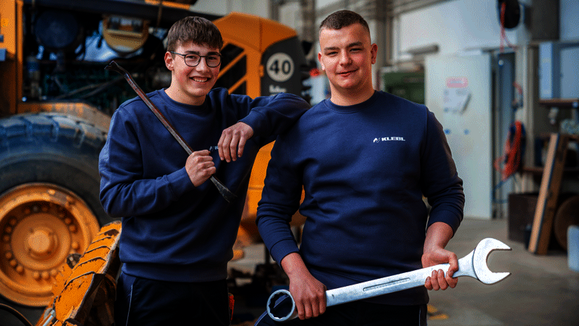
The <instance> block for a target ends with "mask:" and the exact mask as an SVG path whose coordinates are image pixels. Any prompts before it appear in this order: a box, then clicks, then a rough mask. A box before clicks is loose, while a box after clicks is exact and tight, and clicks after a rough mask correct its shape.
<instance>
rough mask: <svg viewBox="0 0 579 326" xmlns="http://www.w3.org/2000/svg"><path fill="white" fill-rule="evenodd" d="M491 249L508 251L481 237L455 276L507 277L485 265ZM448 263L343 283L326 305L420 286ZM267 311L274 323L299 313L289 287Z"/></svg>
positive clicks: (492, 279) (275, 296)
mask: <svg viewBox="0 0 579 326" xmlns="http://www.w3.org/2000/svg"><path fill="white" fill-rule="evenodd" d="M494 250H511V248H510V247H509V246H507V245H506V244H504V243H503V242H501V241H499V240H496V239H492V238H486V239H483V240H481V241H480V242H479V243H478V245H477V246H476V248H475V249H474V250H473V251H471V252H470V253H469V254H468V255H466V256H464V257H463V258H461V259H459V260H458V271H457V272H456V273H454V275H453V276H454V277H459V276H470V277H472V278H475V279H477V280H479V281H481V282H482V283H484V284H494V283H497V282H499V281H501V280H503V279H505V278H506V277H507V276H509V275H510V274H511V273H509V272H499V273H495V272H492V271H491V270H490V269H489V267H488V265H487V258H488V256H489V254H490V253H491V252H492V251H494ZM449 266H450V265H449V264H439V265H435V266H430V267H427V268H421V269H418V270H415V271H411V272H406V273H401V274H397V275H393V276H388V277H383V278H379V279H376V280H371V281H367V282H362V283H357V284H353V285H349V286H344V287H341V288H337V289H332V290H328V291H326V300H327V301H326V306H327V307H329V306H335V305H338V304H342V303H346V302H352V301H357V300H362V299H367V298H371V297H375V296H378V295H383V294H387V293H392V292H397V291H402V290H406V289H410V288H414V287H418V286H423V285H424V282H426V278H428V277H429V276H430V275H431V274H432V272H433V271H435V270H439V269H441V270H443V271H445V273H446V271H447V270H448V268H449ZM266 310H267V314H268V315H269V316H270V317H271V319H273V320H274V321H276V322H283V321H287V320H291V319H294V318H296V317H297V316H298V313H297V309H296V304H295V301H294V299H293V297H292V296H291V294H290V292H289V291H288V290H277V291H275V292H274V293H272V294H271V296H270V297H269V299H268V300H267V306H266Z"/></svg>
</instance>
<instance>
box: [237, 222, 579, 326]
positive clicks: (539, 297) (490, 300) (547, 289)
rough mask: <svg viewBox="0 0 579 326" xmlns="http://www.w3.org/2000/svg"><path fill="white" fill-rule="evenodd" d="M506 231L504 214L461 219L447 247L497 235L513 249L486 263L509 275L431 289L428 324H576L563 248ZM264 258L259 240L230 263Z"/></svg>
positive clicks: (243, 264)
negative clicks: (536, 248) (541, 245)
mask: <svg viewBox="0 0 579 326" xmlns="http://www.w3.org/2000/svg"><path fill="white" fill-rule="evenodd" d="M507 232H508V231H507V223H506V220H475V219H465V220H464V221H463V223H462V225H461V227H460V228H459V230H458V232H457V234H456V235H455V237H454V238H453V239H452V240H451V242H450V244H449V246H448V248H449V249H450V250H452V251H454V252H455V253H456V254H457V255H458V256H459V258H460V257H463V256H465V255H466V254H468V253H469V252H470V251H471V250H472V249H474V247H476V245H477V244H478V242H479V241H480V240H482V239H484V238H487V237H491V238H495V239H498V240H501V241H503V242H505V243H506V244H507V245H509V246H510V247H511V248H512V251H495V252H493V253H492V254H491V255H490V257H489V265H490V269H491V270H492V271H497V272H498V271H508V272H511V276H509V277H507V278H506V279H505V280H503V281H502V282H499V283H497V284H495V285H484V284H482V283H480V282H478V281H476V280H474V279H472V278H468V277H462V278H460V281H459V283H458V285H457V287H456V288H454V289H450V290H447V291H437V292H436V291H431V292H430V298H431V300H430V306H429V308H431V309H432V312H431V313H430V314H429V316H430V318H429V322H428V324H429V326H438V325H445V326H459V325H460V326H471V325H472V326H474V325H477V326H487V325H508V326H515V325H525V326H527V325H579V273H577V272H574V271H572V270H570V269H569V267H568V260H567V254H566V252H564V251H560V250H553V251H550V252H549V253H548V254H547V255H542V256H538V255H534V254H531V253H529V252H528V251H527V250H526V248H525V246H524V244H522V243H519V242H513V241H509V240H508V238H507ZM263 261H264V249H263V246H262V245H253V246H251V247H248V248H246V250H245V257H244V258H243V259H241V260H238V261H236V262H232V263H230V267H231V268H235V269H236V270H240V271H248V272H251V271H253V268H254V266H255V265H256V264H261V263H263ZM263 309H264V307H262V308H260V307H256V306H251V305H245V303H244V302H243V301H242V302H240V304H236V314H237V315H238V316H239V315H241V316H244V317H245V318H246V319H250V317H252V315H255V314H259V313H261V312H262V311H263ZM255 317H257V316H255ZM240 325H251V323H244V324H240Z"/></svg>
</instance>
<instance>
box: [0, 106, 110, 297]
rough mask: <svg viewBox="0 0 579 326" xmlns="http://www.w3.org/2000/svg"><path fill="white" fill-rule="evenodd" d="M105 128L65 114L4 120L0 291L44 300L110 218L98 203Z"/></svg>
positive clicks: (1, 131)
mask: <svg viewBox="0 0 579 326" xmlns="http://www.w3.org/2000/svg"><path fill="white" fill-rule="evenodd" d="M105 139H106V131H105V130H100V129H98V128H96V127H95V126H94V125H92V124H90V123H88V122H86V121H84V120H81V119H78V118H75V117H72V116H67V115H63V114H56V113H37V114H22V115H15V116H11V117H9V118H5V119H2V120H0V294H1V295H2V296H4V297H5V298H7V299H9V300H10V301H13V302H15V303H18V304H21V305H24V306H29V307H42V306H46V305H47V304H48V303H49V301H50V299H51V298H52V296H53V294H52V291H51V290H52V284H53V278H54V277H55V276H56V275H57V274H58V273H59V270H60V267H61V266H62V265H63V264H65V262H66V259H67V257H68V256H69V255H70V254H72V253H80V254H82V252H83V251H84V250H85V248H86V247H87V246H88V245H89V243H90V242H91V240H92V239H93V237H94V236H96V234H97V233H98V231H99V229H100V226H102V225H104V224H106V223H108V222H110V221H112V219H111V218H110V217H108V216H107V214H106V213H105V212H104V211H103V209H102V207H101V205H100V202H99V182H100V178H99V174H98V154H99V152H100V150H101V148H102V146H103V145H104V142H105Z"/></svg>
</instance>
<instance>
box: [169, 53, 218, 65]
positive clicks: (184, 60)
mask: <svg viewBox="0 0 579 326" xmlns="http://www.w3.org/2000/svg"><path fill="white" fill-rule="evenodd" d="M169 53H171V54H176V55H180V56H181V57H182V58H183V62H184V63H185V65H186V66H188V67H197V66H198V65H199V64H200V63H201V58H205V64H206V65H207V67H209V68H217V67H219V66H220V65H221V54H219V53H212V54H208V55H199V54H195V53H188V54H183V53H177V52H175V51H169ZM188 55H196V56H198V57H199V62H197V64H196V65H189V64H187V60H186V59H185V57H186V56H188ZM211 56H217V57H219V63H218V64H217V65H216V66H210V65H209V62H208V61H207V57H211Z"/></svg>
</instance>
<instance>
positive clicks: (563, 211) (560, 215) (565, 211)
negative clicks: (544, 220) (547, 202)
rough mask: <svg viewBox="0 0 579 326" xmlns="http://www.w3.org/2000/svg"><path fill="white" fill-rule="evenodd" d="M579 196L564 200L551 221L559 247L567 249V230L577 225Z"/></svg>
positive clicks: (578, 219)
mask: <svg viewBox="0 0 579 326" xmlns="http://www.w3.org/2000/svg"><path fill="white" fill-rule="evenodd" d="M577 212H579V195H576V196H573V197H571V198H569V199H566V200H565V201H564V202H563V203H562V204H561V205H560V206H559V208H558V209H557V213H555V217H554V219H553V233H554V234H555V239H557V242H558V243H559V245H561V247H562V248H563V249H565V250H567V249H568V247H569V246H568V239H567V230H568V229H569V227H570V226H571V225H579V214H577Z"/></svg>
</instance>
